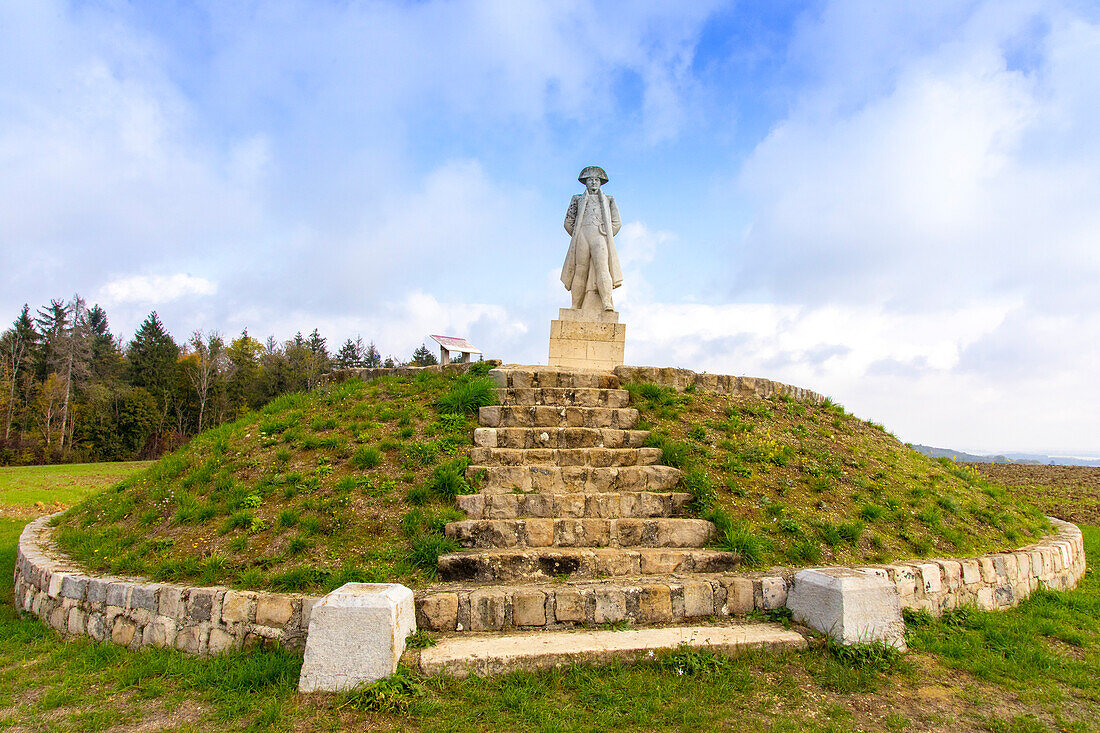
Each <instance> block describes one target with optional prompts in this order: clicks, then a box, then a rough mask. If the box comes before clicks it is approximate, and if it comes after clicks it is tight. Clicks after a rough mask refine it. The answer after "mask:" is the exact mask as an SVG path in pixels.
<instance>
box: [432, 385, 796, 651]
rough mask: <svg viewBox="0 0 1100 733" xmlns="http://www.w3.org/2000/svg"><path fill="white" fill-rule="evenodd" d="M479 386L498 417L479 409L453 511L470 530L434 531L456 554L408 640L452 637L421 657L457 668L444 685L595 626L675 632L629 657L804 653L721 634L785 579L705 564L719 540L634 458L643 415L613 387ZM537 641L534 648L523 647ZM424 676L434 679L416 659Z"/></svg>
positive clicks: (564, 642)
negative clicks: (700, 643)
mask: <svg viewBox="0 0 1100 733" xmlns="http://www.w3.org/2000/svg"><path fill="white" fill-rule="evenodd" d="M490 374H491V376H493V378H494V379H496V381H497V384H498V385H499V389H498V397H499V402H500V404H499V405H495V406H492V407H483V408H481V411H480V414H479V425H480V427H478V428H477V429H476V430H475V431H474V443H475V447H474V448H472V449H471V451H470V460H471V464H470V467H469V468H468V470H467V475H469V476H471V477H472V476H479V477H480V485H481V490H480V492H479V493H477V494H472V495H467V496H459V497H458V505H459V508H461V509H462V510H464V511H465V512H466V515H467V519H464V520H462V521H458V522H451V523H450V524H448V525H447V526H446V527H445V532H446V534H447V536H448V537H450V538H451V539H452V540H454V541H455V542H456V543H457V544H458V545H459V546H460V547H462V548H463V549H462V550H460V551H457V552H453V553H450V554H446V555H442V556H440V558H439V564H438V567H439V575H440V578H441V580H442V581H443V582H441V583H439V584H437V585H436V586H433V588H432V589H430V590H428V591H427V592H424V593H421V594H418V598H417V623H418V625H419V626H420V627H421V628H427V629H432V630H437V631H444V632H447V636H445V637H444V638H443V639H442V640H441V642H440V645H441V646H440V648H433V649H434V650H433V651H431V652H428V651H427V650H426V651H425V652H424V653H425V654H429V656H432V657H433V658H435V657H440V655H442V657H447V658H450V657H448V655H452V656H453V657H454V659H455V660H457V661H455V662H453V663H449V664H451V666H450V667H449V670H450V671H452V672H460V668H461V667H462V665H463V664H468V665H469V666H470V667H471V669H478V670H480V669H486V670H487V669H495V668H496V667H494V664H496V663H495V662H494V661H493V660H494V659H496V660H498V661H499V660H500V659H503V658H505V657H508V658H511V657H509V655H512V656H515V655H516V654H519V652H517V651H516V649H519V648H526V647H528V646H529V647H530V648H531V649H532V650H535V651H532V652H531V654H532V655H534V657H531V658H527V657H524V658H523V659H519V660H518V661H515V663H514V664H512V668H528V669H530V668H539V667H540V665H541V666H544V665H545V664H547V663H549V662H548V661H547V660H554V659H559V656H560V652H561V649H565V648H568V649H589V651H592V649H593V648H595V647H600V646H606V640H602V641H601V639H602V637H599V635H600V634H604V635H606V634H607V633H609V632H606V631H603V632H600V631H593V627H598V626H600V625H611V626H613V627H615V628H621V627H623V626H630V627H632V628H633V629H634V630H635V631H639V632H641V631H644V628H639V627H647V626H653V627H659V626H666V625H669V624H680V626H677V627H676V628H677V629H679V631H677V632H675V633H672V631H671V630H670V633H668V634H663V633H654V634H650V633H648V632H646V633H639V634H637V635H636V638H635V637H631V638H634V639H635V641H634V642H631V643H630V644H635V642H636V644H635V645H637V644H640V645H641V646H640V647H638V648H634V647H631V648H632V649H633V651H632V652H630V653H631V654H635V653H637V652H638V651H639V649H641V650H643V651H644V649H646V648H650V647H646V646H645V645H646V644H652V645H656V646H652V648H661V644H664V643H665V642H666V641H667V640H669V639H679V640H681V641H683V640H685V639H686V640H688V641H691V640H696V639H698V640H707V639H711V640H713V643H714V644H716V645H718V646H721V648H723V649H726V650H727V651H731V650H733V649H734V647H736V644H734V645H733V646H729V645H726V644H725V641H723V642H722V643H721V644H719V643H718V641H717V639H718V638H721V639H723V640H726V639H745V640H748V639H750V638H751V639H754V640H755V641H753V642H752V643H751V644H750V643H749V642H748V641H745V648H757V647H759V646H760V645H761V644H763V646H767V647H768V648H772V647H774V648H801V647H802V645H803V643H804V642H803V640H802V637H801V636H799V635H798V634H797V633H794V632H790V631H786V630H784V629H782V628H777V627H775V626H774V625H768V624H750V625H749V626H751V627H753V628H752V629H751V630H749V627H748V626H746V625H745V624H744V623H741V624H737V623H735V622H731V619H730V617H731V616H736V615H744V614H747V613H748V612H750V611H752V610H753V609H754V608H757V607H759V606H761V605H762V604H763V605H765V606H767V605H768V604H772V605H771V606H768V607H775V606H777V605H782V600H780V598H779V597H778V596H777V597H776V598H765V596H768V594H770V593H782V596H783V598H785V595H786V591H785V588H784V587H783V586H782V579H781V578H775V579H755V580H754V579H752V578H750V577H745V576H742V575H728V573H729V572H730V571H733V570H736V569H737V567H738V564H739V558H738V556H737V555H735V554H732V553H728V552H720V551H717V550H713V549H708V548H707V547H706V545H707V544H708V543H709V542H710V541H711V540H712V539H713V537H714V532H715V528H714V525H713V524H711V523H710V522H708V521H705V520H701V519H695V518H691V517H687V516H685V514H686V513H687V510H688V508H689V507H690V504H691V495H690V494H687V493H684V492H683V491H678V490H677V489H678V486H679V483H680V471H679V470H677V469H675V468H672V467H670V466H664V465H661V463H660V460H661V451H660V450H659V449H656V448H647V447H645V441H646V438H647V437H648V435H649V433H648V431H645V430H637V429H636V425H637V424H638V411H637V410H635V409H633V408H631V407H629V406H628V405H629V402H630V395H629V393H628V392H627V391H626V390H624V389H621V388H620V384H619V379H618V377H617V376H615V375H614V374H609V373H598V372H587V371H571V370H568V369H558V368H553V367H517V368H511V369H509V368H498V369H494V370H493V371H492V372H490ZM767 580H774V581H777V582H776V583H775V585H776V587H775V588H774V589H773V588H771V587H769V585H768V583H767V582H766V581H767ZM716 618H720V619H721V620H716ZM700 623H703V624H705V625H702V626H699V625H698V624H700ZM685 624H695V625H692V626H688V625H685ZM581 629H584V630H583V631H582V630H581ZM731 629H732V630H731ZM534 630H539V631H541V632H543V635H542V636H538V635H537V634H536V636H535V637H531V634H530V632H531V631H534ZM547 631H552V632H555V633H549V634H547V633H545V632H547ZM655 631H656V630H655ZM451 632H465V633H460V634H451ZM470 632H473V633H470ZM479 632H480V633H479ZM485 632H495V633H492V634H489V635H487V636H486V635H485ZM562 634H566V635H579V636H577V637H574V636H568V638H566V637H563V636H562ZM615 638H616V639H617V641H616V643H617V644H626V645H627V646H630V644H627V643H626V641H625V638H626V637H622V638H620V637H615ZM463 639H465V640H463ZM478 639H480V640H481V641H477V640H478ZM761 639H766V640H767V641H766V643H764V642H761V641H760V640H761ZM661 640H664V641H661ZM677 643H679V642H677ZM685 643H686V642H685ZM692 643H694V642H692ZM753 644H755V645H756V646H755V647H754V646H753ZM578 645H579V646H578ZM612 646H614V644H613V645H612ZM672 646H675V644H673V645H672ZM490 650H493V651H490ZM538 650H541V651H538ZM552 650H557V651H552ZM623 653H624V654H626V651H625V650H624V651H623ZM556 654H557V655H559V656H555V655H556ZM471 655H473V656H471ZM539 655H542V656H539ZM475 656H476V657H477V659H478V660H480V661H477V663H476V664H475V663H474V662H473V658H474V657H475ZM520 656H521V657H522V656H523V655H522V654H520ZM627 656H629V655H627ZM536 657H537V659H536ZM578 658H587V657H586V656H585V655H583V654H582V655H580V657H578ZM463 660H465V661H463ZM486 660H488V661H486ZM422 666H425V669H427V668H428V667H430V666H431V664H429V662H428V661H427V658H423V664H422Z"/></svg>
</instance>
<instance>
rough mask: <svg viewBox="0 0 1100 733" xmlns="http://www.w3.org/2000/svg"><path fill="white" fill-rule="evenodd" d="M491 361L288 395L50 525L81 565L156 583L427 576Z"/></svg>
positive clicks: (461, 481) (294, 585)
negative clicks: (451, 371) (464, 369)
mask: <svg viewBox="0 0 1100 733" xmlns="http://www.w3.org/2000/svg"><path fill="white" fill-rule="evenodd" d="M487 368H488V365H485V367H484V368H481V367H475V369H473V370H471V372H470V373H468V374H465V375H460V376H451V375H448V376H444V375H440V374H438V373H430V372H421V373H420V374H419V375H417V376H416V377H385V378H382V379H379V380H376V381H373V382H371V383H369V384H364V383H363V382H361V381H359V380H350V381H346V382H342V383H339V384H334V385H329V386H325V387H322V388H319V389H317V390H315V391H313V392H310V393H300V394H293V395H287V396H284V397H281V398H279V399H277V400H275V401H273V402H272V403H270V404H269V405H267V406H266V407H264V408H263V409H262V410H260V411H258V412H254V413H251V414H249V415H246V416H245V417H242V418H241V419H239V420H237V421H236V422H233V423H229V424H226V425H222V426H220V427H218V428H215V429H213V430H209V431H206V432H204V433H202V434H201V435H199V436H197V437H196V438H195V439H194V440H192V441H191V442H190V443H189V444H188V445H187V446H185V447H183V448H181V449H180V450H178V451H176V452H175V453H172V454H170V455H168V456H165V457H164V458H163V459H161V460H160V461H159V462H158V463H156V464H154V465H153V466H151V467H150V468H148V469H147V470H145V471H142V472H140V473H137V474H135V475H133V476H131V477H129V478H127V479H126V480H123V481H121V482H120V483H118V484H116V485H115V486H114V487H112V488H110V489H108V490H106V491H104V492H102V493H100V494H97V495H95V496H93V497H90V498H88V499H87V500H85V501H84V502H83V503H81V504H79V505H78V506H76V507H73V508H72V509H71V510H70V511H68V512H66V514H65V515H63V516H62V517H61V518H60V520H59V521H58V526H59V532H58V540H59V542H60V545H61V547H62V548H63V549H64V550H65V551H66V552H68V553H69V554H70V555H71V556H72V557H73V558H75V559H76V560H78V561H80V562H82V563H84V564H85V565H87V566H89V567H91V568H94V569H96V570H101V571H109V572H112V573H122V574H135V575H147V576H150V577H152V578H154V579H157V580H162V581H174V582H199V583H203V584H231V585H233V586H236V587H243V588H269V589H274V590H282V591H324V590H328V589H331V588H334V587H338V586H340V585H342V584H343V583H345V582H351V581H360V582H391V581H399V582H404V583H407V584H411V585H414V586H415V585H418V584H422V583H423V582H425V581H429V580H431V579H432V578H434V575H435V561H436V558H437V557H438V555H439V554H440V553H441V552H447V551H450V550H451V549H453V548H452V546H451V545H450V543H449V541H448V540H447V539H446V538H445V537H444V536H443V534H442V528H443V524H444V523H445V522H448V521H453V520H454V519H458V518H460V516H461V515H460V513H459V512H458V510H457V509H456V508H455V507H454V496H455V494H458V493H469V492H471V491H473V490H475V488H476V487H472V486H470V483H469V482H468V481H467V479H466V478H465V477H464V472H465V469H466V466H467V463H468V460H467V458H466V450H467V448H468V447H469V445H470V435H471V430H472V429H473V427H474V426H475V425H476V420H475V418H474V417H472V415H474V414H476V410H477V407H478V406H480V405H483V404H488V403H489V402H490V401H491V400H492V399H493V397H494V393H493V391H492V384H491V382H490V381H489V380H488V378H486V377H485V376H484V371H486V370H487Z"/></svg>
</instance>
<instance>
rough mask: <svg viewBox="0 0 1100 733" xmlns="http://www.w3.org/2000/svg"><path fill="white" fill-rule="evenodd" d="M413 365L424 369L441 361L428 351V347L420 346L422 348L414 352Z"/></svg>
mask: <svg viewBox="0 0 1100 733" xmlns="http://www.w3.org/2000/svg"><path fill="white" fill-rule="evenodd" d="M412 363H413V364H414V365H415V366H422V367H423V366H431V365H432V364H438V363H439V361H438V360H437V359H436V358H435V354H433V353H432V352H431V351H429V350H428V347H427V346H425V345H424V344H420V348H418V349H417V350H416V351H414V352H413V358H412Z"/></svg>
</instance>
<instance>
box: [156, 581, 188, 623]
mask: <svg viewBox="0 0 1100 733" xmlns="http://www.w3.org/2000/svg"><path fill="white" fill-rule="evenodd" d="M183 611H184V603H183V588H180V587H179V586H175V585H162V586H161V587H160V592H159V593H158V594H157V613H158V614H160V615H161V616H165V617H167V618H171V619H178V618H180V614H181V613H182V612H183Z"/></svg>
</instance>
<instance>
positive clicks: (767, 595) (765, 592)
mask: <svg viewBox="0 0 1100 733" xmlns="http://www.w3.org/2000/svg"><path fill="white" fill-rule="evenodd" d="M785 605H787V581H785V580H783V578H781V577H774V576H773V577H766V578H761V579H760V608H761V609H763V610H765V611H771V610H774V609H776V608H782V607H783V606H785Z"/></svg>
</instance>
